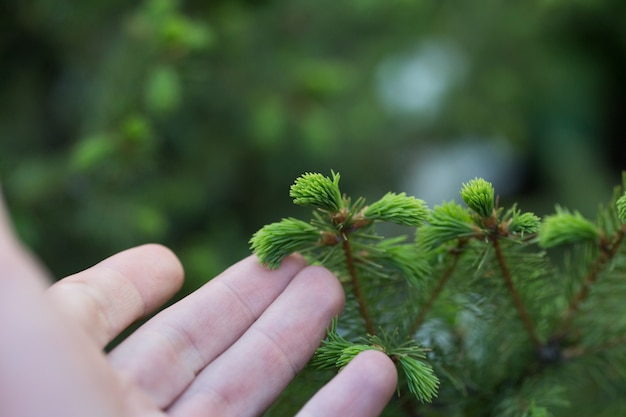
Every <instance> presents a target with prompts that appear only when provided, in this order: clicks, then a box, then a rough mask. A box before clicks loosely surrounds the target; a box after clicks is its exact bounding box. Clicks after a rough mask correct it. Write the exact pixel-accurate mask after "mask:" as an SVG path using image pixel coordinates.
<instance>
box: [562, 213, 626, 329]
mask: <svg viewBox="0 0 626 417" xmlns="http://www.w3.org/2000/svg"><path fill="white" fill-rule="evenodd" d="M625 233H626V225H623V226H622V228H621V229H619V230H618V231H617V232H616V233H615V235H614V236H613V240H612V242H611V243H610V244H609V243H607V242H606V240H605V239H602V240H601V242H600V245H599V246H600V255H599V256H598V259H597V260H596V262H595V263H594V264H593V265H592V266H591V269H590V270H589V273H588V274H587V276H586V277H585V279H584V281H583V285H582V287H581V288H580V290H578V292H577V293H576V294H575V295H574V296H573V297H572V299H571V301H570V303H569V305H568V307H567V310H566V311H565V313H564V314H563V322H562V324H561V328H560V330H559V331H558V332H557V333H556V337H557V338H558V339H562V338H563V337H565V335H566V334H567V332H568V331H569V329H570V327H571V325H572V322H573V321H574V317H575V315H576V313H577V312H578V311H579V310H580V306H581V305H582V303H583V302H584V301H585V300H586V299H587V297H589V294H590V293H591V287H592V286H593V284H595V283H596V281H598V278H600V272H602V270H603V269H604V267H605V266H606V264H607V263H609V261H610V260H611V259H613V257H614V256H615V255H616V254H617V251H618V249H619V246H620V245H621V243H622V240H623V239H624V234H625Z"/></svg>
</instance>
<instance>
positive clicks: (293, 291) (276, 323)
mask: <svg viewBox="0 0 626 417" xmlns="http://www.w3.org/2000/svg"><path fill="white" fill-rule="evenodd" d="M343 301H344V295H343V289H342V287H341V284H340V283H339V281H338V280H337V279H336V278H335V277H334V276H333V275H332V274H331V273H330V272H329V271H328V270H326V269H324V268H321V267H308V268H305V269H303V270H302V271H300V273H298V275H297V276H296V277H295V278H294V279H293V281H292V282H291V283H290V284H289V286H288V287H287V288H286V289H285V291H284V292H283V293H282V294H281V295H280V296H279V297H278V298H277V299H276V301H275V302H274V303H273V304H272V305H271V306H269V307H268V309H267V310H266V311H265V312H264V313H263V315H262V316H261V317H260V318H259V319H258V320H257V321H256V322H255V323H254V324H253V325H252V326H251V327H250V329H248V331H246V333H245V334H244V335H243V336H242V337H241V338H240V339H239V340H238V341H237V342H236V343H235V344H233V345H232V347H230V348H229V349H228V350H227V351H225V352H224V353H223V354H222V355H220V356H219V357H218V358H216V359H215V360H214V361H213V362H211V363H210V364H209V365H208V366H207V367H206V368H204V369H203V370H202V372H201V373H200V374H199V375H198V377H197V379H196V380H195V381H194V382H193V384H192V385H191V386H190V387H189V388H188V389H187V390H186V391H185V392H184V393H183V394H182V396H181V397H180V398H178V399H177V400H176V402H175V403H174V404H173V405H172V407H171V408H170V409H169V413H170V414H171V415H172V416H173V417H176V416H181V417H182V416H190V415H201V414H202V412H203V411H204V413H211V415H218V416H255V415H259V414H260V413H262V412H263V411H265V410H266V409H267V407H269V405H270V404H271V403H272V402H273V401H274V400H275V399H276V397H277V396H278V395H279V394H280V392H281V391H282V390H283V389H284V388H285V387H286V386H287V384H288V383H289V382H290V381H291V380H292V379H293V377H294V376H295V375H296V373H297V372H299V371H300V370H301V369H302V367H303V366H304V365H305V364H306V362H307V361H308V360H309V359H310V358H311V356H312V355H313V353H314V351H315V349H316V348H317V347H318V346H319V344H320V341H321V340H322V338H323V337H324V335H325V331H326V328H327V326H329V325H330V321H331V319H332V318H333V317H334V316H336V315H338V314H339V313H340V311H341V309H342V308H343Z"/></svg>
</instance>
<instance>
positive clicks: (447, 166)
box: [404, 139, 523, 207]
mask: <svg viewBox="0 0 626 417" xmlns="http://www.w3.org/2000/svg"><path fill="white" fill-rule="evenodd" d="M522 169H523V165H522V161H521V158H520V157H519V156H518V155H517V153H516V152H515V150H514V149H513V147H512V146H511V145H510V144H509V143H508V142H507V141H504V140H485V139H483V140H479V139H468V140H463V141H456V142H451V143H442V144H441V145H440V146H437V145H432V144H431V145H429V146H428V147H424V148H422V149H420V150H419V151H418V153H417V154H416V156H415V160H414V163H413V164H412V167H411V168H410V169H409V171H408V173H407V176H406V179H405V181H406V185H405V186H404V189H405V190H407V193H410V194H413V195H414V196H416V197H418V198H421V199H423V200H425V201H426V202H427V203H428V205H429V206H431V207H433V206H435V205H439V204H441V203H442V202H444V201H451V200H454V201H456V202H459V203H460V202H461V201H462V200H461V196H460V194H459V192H460V190H461V187H462V184H463V183H466V182H468V181H469V180H471V179H474V178H475V177H480V178H484V179H485V180H487V181H489V182H491V183H492V184H493V186H494V187H495V190H496V195H501V196H506V195H509V194H512V193H514V192H515V191H517V190H518V189H519V187H520V185H521V182H522Z"/></svg>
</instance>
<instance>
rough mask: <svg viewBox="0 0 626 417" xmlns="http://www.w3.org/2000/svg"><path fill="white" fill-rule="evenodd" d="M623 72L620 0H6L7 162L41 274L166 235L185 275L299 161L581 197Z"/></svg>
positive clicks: (372, 176)
mask: <svg viewBox="0 0 626 417" xmlns="http://www.w3.org/2000/svg"><path fill="white" fill-rule="evenodd" d="M625 92H626V2H624V1H623V0H567V1H566V0H541V1H539V0H534V1H525V2H503V1H496V0H483V1H480V2H478V1H475V2H467V1H466V2H462V1H457V2H452V1H445V0H422V1H409V0H385V1H383V0H343V1H334V0H315V1H312V0H291V1H284V0H266V1H210V2H207V1H187V2H183V1H176V0H144V1H140V2H127V1H120V0H107V1H102V0H94V1H89V2H86V1H85V2H70V1H67V0H55V1H52V0H32V1H29V2H18V1H15V0H0V179H1V181H2V184H3V188H4V193H5V194H6V196H7V199H8V202H9V205H10V208H11V210H12V212H13V215H14V218H15V221H16V223H17V225H18V229H19V232H20V234H21V236H22V237H23V239H24V240H25V241H26V242H27V244H28V245H29V246H31V247H32V248H33V250H34V251H35V252H36V253H37V254H39V256H40V257H41V258H42V259H43V260H44V262H45V263H46V264H47V265H48V266H49V268H50V270H51V271H52V273H53V274H54V275H55V276H56V277H61V276H64V275H66V274H69V273H72V272H75V271H77V270H80V269H83V268H85V267H87V266H89V265H91V264H93V263H94V262H97V261H98V260H100V259H102V258H103V257H105V256H108V255H110V254H112V253H114V252H117V251H119V250H122V249H124V248H127V247H129V246H132V245H136V244H140V243H144V242H148V241H151V242H161V243H163V244H166V245H168V246H169V247H171V248H172V249H173V250H174V251H175V252H176V253H177V254H178V255H179V256H180V258H181V259H182V261H183V263H184V265H185V268H186V271H187V283H186V287H185V289H184V290H183V291H184V292H186V291H189V290H191V289H193V288H196V287H197V286H199V285H201V284H202V283H204V282H206V281H207V280H208V279H210V278H211V277H213V276H214V275H215V274H217V273H218V272H219V271H221V270H222V269H223V268H225V267H227V266H228V265H229V264H231V263H233V262H235V261H236V260H238V259H239V258H241V257H243V256H246V255H247V254H248V253H249V249H248V239H249V237H250V235H251V234H252V233H253V232H254V231H256V230H257V229H259V228H260V227H261V226H263V225H264V224H266V223H268V222H273V221H277V220H279V219H280V218H281V217H283V216H291V215H294V216H298V215H300V214H302V215H305V216H306V214H307V213H306V212H301V211H300V209H298V208H294V207H293V206H292V205H291V201H290V199H289V196H288V188H289V186H290V184H291V183H292V181H293V180H294V179H295V178H296V177H297V176H298V175H300V174H301V173H303V172H305V171H317V172H322V173H326V174H328V173H330V170H331V169H333V170H335V171H339V172H340V173H341V175H342V181H341V185H342V189H343V190H344V191H345V192H347V193H348V194H350V195H355V196H356V195H363V196H365V197H369V198H377V197H379V196H381V195H382V194H383V193H385V192H387V191H390V190H393V191H398V192H400V191H407V192H408V193H410V194H413V195H416V196H418V197H421V198H424V199H426V201H427V202H428V203H429V204H430V205H431V206H433V205H435V204H438V203H440V202H441V201H443V200H449V199H453V198H456V197H457V196H458V190H459V189H460V185H461V183H462V182H464V181H467V180H469V179H471V178H473V177H475V176H482V177H485V178H486V179H488V180H490V181H492V182H493V183H494V185H495V186H496V190H497V191H498V192H499V193H500V194H501V196H502V198H503V199H507V200H519V202H520V206H521V208H522V209H524V210H534V211H535V212H536V213H537V214H540V215H543V214H545V213H548V212H551V211H552V210H553V206H554V204H555V203H560V204H562V205H564V206H567V207H569V208H574V209H580V210H581V211H582V212H583V213H585V214H587V215H593V214H594V212H595V209H596V207H597V205H598V203H600V202H604V201H606V200H608V199H609V197H610V195H611V189H612V187H613V186H614V185H616V184H618V183H620V182H621V171H622V170H623V169H624V168H626V157H625V156H624V153H623V150H622V148H623V146H622V144H623V142H624V137H625V135H624V134H625V127H624V124H625V121H626V117H625V116H626V114H625V109H624V106H625V103H626V94H625Z"/></svg>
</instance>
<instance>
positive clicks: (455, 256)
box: [410, 241, 465, 335]
mask: <svg viewBox="0 0 626 417" xmlns="http://www.w3.org/2000/svg"><path fill="white" fill-rule="evenodd" d="M464 244H465V241H459V244H458V245H457V247H456V248H455V249H454V250H453V251H452V261H451V262H450V264H449V265H448V267H447V268H446V269H445V271H443V274H441V277H439V281H438V282H437V286H436V287H435V289H434V290H433V292H432V293H431V294H430V297H429V298H428V300H427V301H426V304H424V305H423V306H422V308H421V309H420V312H419V315H418V316H417V318H416V319H415V321H414V322H413V326H412V327H411V333H410V334H412V335H414V334H415V333H417V331H418V330H419V328H420V327H421V326H422V324H424V320H426V315H427V314H428V312H429V311H430V309H431V308H432V306H433V304H434V303H435V300H436V299H437V298H439V295H441V292H442V291H443V288H444V287H445V286H446V284H447V283H448V280H449V279H450V277H451V276H452V273H453V272H454V270H455V269H456V266H457V265H458V263H459V259H460V258H461V248H462V247H463V245H464Z"/></svg>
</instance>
